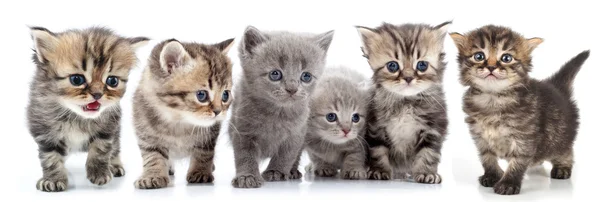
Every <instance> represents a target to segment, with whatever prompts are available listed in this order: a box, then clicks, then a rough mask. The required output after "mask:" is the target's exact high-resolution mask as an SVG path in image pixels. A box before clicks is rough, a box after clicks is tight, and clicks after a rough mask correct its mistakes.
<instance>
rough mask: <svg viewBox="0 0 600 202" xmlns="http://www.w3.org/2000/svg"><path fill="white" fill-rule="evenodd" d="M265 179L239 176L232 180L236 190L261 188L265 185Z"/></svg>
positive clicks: (253, 176)
mask: <svg viewBox="0 0 600 202" xmlns="http://www.w3.org/2000/svg"><path fill="white" fill-rule="evenodd" d="M263 181H264V180H263V179H262V177H260V176H255V175H239V176H237V177H235V178H233V180H231V185H233V187H235V188H259V187H261V186H262V184H263Z"/></svg>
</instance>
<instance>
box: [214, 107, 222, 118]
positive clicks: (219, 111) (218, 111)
mask: <svg viewBox="0 0 600 202" xmlns="http://www.w3.org/2000/svg"><path fill="white" fill-rule="evenodd" d="M213 112H214V113H215V116H216V115H219V114H220V113H221V110H220V109H213Z"/></svg>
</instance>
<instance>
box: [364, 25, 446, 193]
mask: <svg viewBox="0 0 600 202" xmlns="http://www.w3.org/2000/svg"><path fill="white" fill-rule="evenodd" d="M449 25H450V22H445V23H442V24H440V25H438V26H435V27H433V26H429V25H425V24H403V25H392V24H388V23H384V24H383V25H381V26H380V27H377V28H375V29H370V28H365V27H358V28H357V29H358V31H359V33H360V35H361V38H362V42H363V47H362V50H363V52H364V56H365V57H366V58H367V59H368V62H369V65H370V66H371V68H372V69H373V71H374V74H373V77H372V80H373V84H374V88H373V90H372V92H371V94H372V101H371V103H370V107H369V115H368V116H367V123H368V126H367V127H368V129H367V134H366V136H365V139H366V141H367V143H368V144H369V155H370V159H369V167H370V170H369V172H368V177H369V178H370V179H375V180H391V179H395V178H405V177H407V174H408V175H410V176H411V177H412V178H413V179H414V181H415V182H418V183H427V184H438V183H441V181H442V177H441V176H440V175H439V174H438V172H437V169H438V164H439V162H440V159H441V149H442V144H443V142H444V140H445V138H446V133H447V126H448V119H447V115H446V103H445V96H444V91H443V88H442V79H443V76H444V70H445V68H446V63H445V62H444V50H443V49H444V48H443V45H444V38H445V36H446V30H447V29H448V27H449ZM396 174H399V175H396ZM394 175H396V176H394Z"/></svg>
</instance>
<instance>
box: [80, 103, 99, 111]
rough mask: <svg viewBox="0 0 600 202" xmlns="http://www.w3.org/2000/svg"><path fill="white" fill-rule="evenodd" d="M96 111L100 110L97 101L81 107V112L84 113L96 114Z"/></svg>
mask: <svg viewBox="0 0 600 202" xmlns="http://www.w3.org/2000/svg"><path fill="white" fill-rule="evenodd" d="M98 110H100V103H99V102H98V101H94V102H92V103H89V104H87V105H85V106H83V111H85V112H96V111H98Z"/></svg>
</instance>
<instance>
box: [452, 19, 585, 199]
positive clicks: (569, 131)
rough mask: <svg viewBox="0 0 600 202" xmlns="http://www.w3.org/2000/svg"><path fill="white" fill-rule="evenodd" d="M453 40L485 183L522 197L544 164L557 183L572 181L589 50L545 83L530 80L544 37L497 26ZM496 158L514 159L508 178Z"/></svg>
mask: <svg viewBox="0 0 600 202" xmlns="http://www.w3.org/2000/svg"><path fill="white" fill-rule="evenodd" d="M451 37H452V39H453V40H454V42H455V43H456V46H457V47H458V50H459V55H458V63H459V64H460V80H461V83H462V84H463V85H465V86H468V87H469V89H468V90H467V91H466V93H465V95H464V99H463V110H464V111H465V113H466V114H467V118H466V119H465V121H466V122H467V123H468V124H469V128H470V131H471V136H472V137H473V140H475V144H476V146H477V148H478V150H479V157H480V159H481V163H482V165H483V168H484V174H483V176H481V177H479V183H480V184H481V185H482V186H484V187H494V192H495V193H497V194H503V195H512V194H518V193H519V192H520V189H521V181H522V180H523V176H524V174H525V171H526V170H527V168H528V167H529V166H532V165H537V164H541V163H542V162H543V161H550V162H551V163H552V172H551V174H550V175H551V177H552V178H555V179H568V178H569V177H571V168H572V167H573V141H574V140H575V136H576V134H577V128H578V125H579V121H578V119H579V115H578V109H577V106H576V105H575V101H574V100H573V99H572V96H571V94H572V84H573V80H574V78H575V75H576V74H577V72H578V71H579V69H580V68H581V65H582V64H583V63H584V61H585V60H586V59H587V58H588V56H589V51H584V52H582V53H580V54H579V55H577V56H576V57H574V58H573V59H571V60H570V61H569V62H567V63H566V64H565V65H564V66H563V67H562V68H561V69H560V70H559V71H558V72H557V73H556V74H554V75H553V76H551V77H550V78H548V79H545V80H541V81H540V80H536V79H533V78H530V77H529V75H528V73H529V72H530V71H531V66H532V65H531V52H532V51H533V49H534V48H536V47H537V46H538V45H539V44H540V43H542V39H540V38H530V39H526V38H524V37H523V36H522V35H520V34H518V33H516V32H514V31H512V30H510V29H509V28H506V27H500V26H494V25H488V26H485V27H482V28H479V29H476V30H473V31H471V32H468V33H467V34H465V35H461V34H459V33H452V34H451ZM498 158H503V159H506V160H508V162H509V165H508V168H507V170H506V172H503V171H502V169H501V168H500V166H499V165H498Z"/></svg>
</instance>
